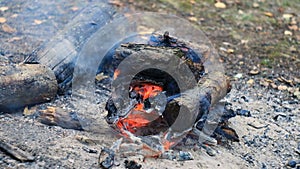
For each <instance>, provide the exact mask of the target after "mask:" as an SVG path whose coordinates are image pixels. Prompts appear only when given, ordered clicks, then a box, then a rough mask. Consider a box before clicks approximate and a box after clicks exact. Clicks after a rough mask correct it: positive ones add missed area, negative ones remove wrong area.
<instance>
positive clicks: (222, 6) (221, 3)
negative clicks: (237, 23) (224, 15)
mask: <svg viewBox="0 0 300 169" xmlns="http://www.w3.org/2000/svg"><path fill="white" fill-rule="evenodd" d="M215 7H216V8H220V9H225V8H226V4H224V3H223V2H217V3H215Z"/></svg>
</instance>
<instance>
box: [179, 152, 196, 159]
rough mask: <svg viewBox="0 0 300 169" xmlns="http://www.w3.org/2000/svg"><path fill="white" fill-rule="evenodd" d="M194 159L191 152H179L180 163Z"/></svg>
mask: <svg viewBox="0 0 300 169" xmlns="http://www.w3.org/2000/svg"><path fill="white" fill-rule="evenodd" d="M193 159H194V157H193V155H192V154H191V153H190V152H184V151H179V153H178V161H187V160H193Z"/></svg>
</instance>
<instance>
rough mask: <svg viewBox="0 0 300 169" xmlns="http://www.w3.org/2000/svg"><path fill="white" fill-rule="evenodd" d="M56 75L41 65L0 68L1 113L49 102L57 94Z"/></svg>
mask: <svg viewBox="0 0 300 169" xmlns="http://www.w3.org/2000/svg"><path fill="white" fill-rule="evenodd" d="M57 88H58V86H57V81H56V78H55V75H54V73H53V72H52V71H51V70H50V69H49V68H47V67H46V66H43V65H40V64H19V65H8V66H2V67H0V111H3V112H7V111H12V110H14V109H18V108H22V107H24V106H27V105H33V104H37V103H42V102H47V101H49V100H51V99H53V98H54V97H55V95H56V93H57Z"/></svg>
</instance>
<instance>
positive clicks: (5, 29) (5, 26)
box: [1, 23, 17, 33]
mask: <svg viewBox="0 0 300 169" xmlns="http://www.w3.org/2000/svg"><path fill="white" fill-rule="evenodd" d="M1 27H2V30H3V31H4V32H6V33H14V32H16V31H17V30H16V29H15V28H12V27H10V26H9V25H7V24H6V23H5V24H3V25H2V26H1Z"/></svg>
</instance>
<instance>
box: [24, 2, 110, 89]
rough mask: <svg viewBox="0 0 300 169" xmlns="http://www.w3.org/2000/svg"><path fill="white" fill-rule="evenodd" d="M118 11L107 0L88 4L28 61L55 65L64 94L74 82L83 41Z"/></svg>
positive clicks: (27, 61) (50, 65)
mask: <svg viewBox="0 0 300 169" xmlns="http://www.w3.org/2000/svg"><path fill="white" fill-rule="evenodd" d="M114 15H115V11H114V9H113V8H112V6H110V5H108V4H105V3H103V4H102V5H95V6H87V7H85V8H84V9H83V10H82V11H81V12H80V13H79V14H78V15H77V16H76V17H74V18H73V19H72V20H71V21H70V22H69V23H68V24H67V25H66V26H65V27H64V29H62V30H61V31H59V32H58V33H57V35H56V36H55V37H53V38H52V39H51V40H49V41H48V42H46V43H45V44H44V45H42V46H41V47H40V48H39V49H38V50H37V51H36V52H35V53H34V54H33V55H32V56H29V57H28V58H26V60H25V62H26V63H31V62H37V63H41V64H44V65H46V66H48V67H49V68H51V69H52V70H53V71H54V73H55V76H56V78H57V82H58V84H59V93H60V94H64V92H65V91H66V90H67V89H68V88H69V87H70V85H71V81H72V77H73V71H74V66H75V64H76V59H77V55H78V53H79V52H80V50H81V48H82V47H83V46H84V45H83V44H84V43H85V42H86V41H87V39H88V38H89V37H90V36H91V35H92V34H93V33H95V32H96V31H97V30H98V29H99V28H101V27H102V26H103V25H105V24H106V23H107V22H108V21H110V20H111V19H112V17H113V16H114Z"/></svg>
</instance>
